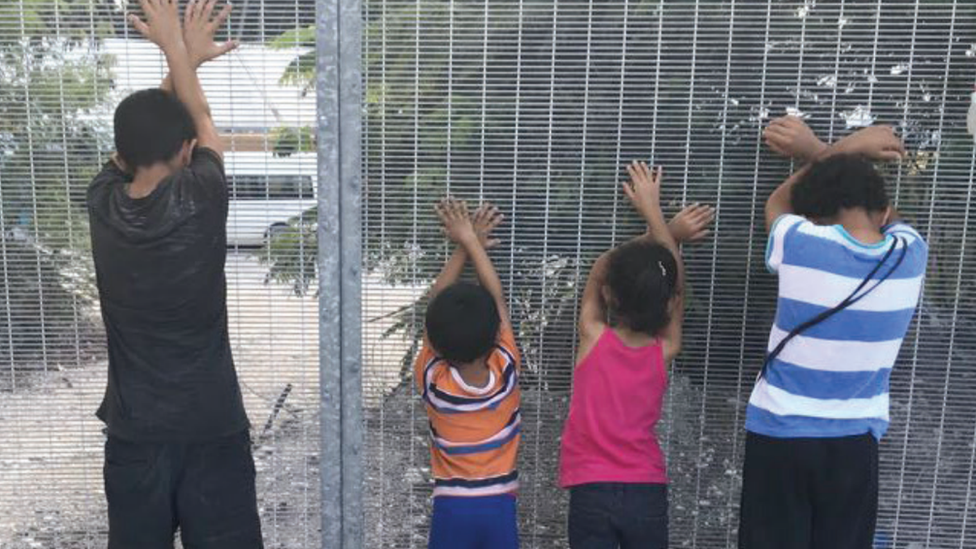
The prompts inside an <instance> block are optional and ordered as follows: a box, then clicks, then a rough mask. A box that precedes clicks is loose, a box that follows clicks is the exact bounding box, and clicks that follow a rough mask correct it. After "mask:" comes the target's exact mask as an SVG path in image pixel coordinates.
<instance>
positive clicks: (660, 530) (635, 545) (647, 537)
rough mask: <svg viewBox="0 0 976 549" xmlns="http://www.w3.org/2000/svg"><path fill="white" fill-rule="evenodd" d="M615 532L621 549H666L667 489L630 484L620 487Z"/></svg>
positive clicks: (661, 486) (656, 485)
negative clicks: (618, 533) (616, 531)
mask: <svg viewBox="0 0 976 549" xmlns="http://www.w3.org/2000/svg"><path fill="white" fill-rule="evenodd" d="M622 494H623V497H622V498H621V507H620V511H619V512H618V513H617V519H616V523H617V530H618V531H619V532H620V548H621V549H668V487H667V486H666V485H664V484H632V485H626V486H623V487H622Z"/></svg>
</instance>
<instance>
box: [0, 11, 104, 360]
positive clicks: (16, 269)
mask: <svg viewBox="0 0 976 549" xmlns="http://www.w3.org/2000/svg"><path fill="white" fill-rule="evenodd" d="M92 6H93V4H92V3H89V2H72V1H68V0H23V1H22V2H4V3H2V4H0V25H3V27H2V28H3V31H4V32H3V33H2V35H0V230H2V246H0V251H2V252H3V255H4V257H3V259H4V266H3V272H0V278H2V279H3V282H4V285H5V286H6V287H7V289H8V290H9V291H8V292H5V293H4V294H2V295H0V333H2V334H3V336H0V337H2V338H3V339H4V340H5V339H8V337H4V336H11V335H12V341H11V342H6V341H4V344H0V348H3V349H5V350H7V349H9V350H10V352H12V353H14V354H16V355H21V354H30V353H33V352H37V351H39V350H41V349H44V350H45V352H47V351H51V352H54V351H53V350H54V349H57V348H59V342H62V343H64V344H65V346H68V345H67V343H68V340H71V343H72V345H71V346H72V347H74V348H77V343H78V341H77V337H75V336H76V335H77V334H78V331H79V329H80V330H84V328H79V327H78V321H79V318H78V315H79V311H78V308H77V306H78V304H79V303H80V302H83V301H85V300H87V299H89V298H90V297H91V295H92V292H91V290H92V284H91V282H92V275H91V271H90V268H89V267H88V264H89V261H88V254H87V249H88V247H89V239H88V231H87V214H86V212H85V209H84V192H85V188H86V187H87V184H88V182H89V181H90V179H91V177H92V176H93V175H94V173H95V172H96V170H98V168H99V166H100V162H101V161H102V160H104V158H103V157H102V156H101V155H100V152H99V151H100V150H103V149H104V148H105V145H106V138H107V136H108V133H107V129H108V128H106V127H105V125H104V122H103V120H104V109H103V107H104V101H105V100H106V98H107V97H108V94H109V91H110V71H109V66H108V64H109V60H108V59H106V58H105V57H104V56H102V55H101V54H100V53H99V52H98V49H97V39H98V36H99V35H100V33H101V32H102V30H103V26H102V23H101V22H100V20H97V19H96V18H95V14H94V13H93V12H92V11H90V8H92ZM6 296H10V297H9V299H8V298H7V297H6ZM66 333H70V334H73V335H72V337H70V338H68V340H65V339H59V337H60V336H61V335H64V334H66ZM66 337H67V336H66ZM8 343H9V344H8ZM3 358H4V357H2V356H0V360H3Z"/></svg>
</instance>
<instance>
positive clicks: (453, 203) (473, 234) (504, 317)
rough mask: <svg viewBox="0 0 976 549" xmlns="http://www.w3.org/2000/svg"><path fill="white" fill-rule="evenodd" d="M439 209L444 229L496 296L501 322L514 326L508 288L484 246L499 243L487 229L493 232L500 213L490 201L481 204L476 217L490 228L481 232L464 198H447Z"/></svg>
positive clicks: (504, 324)
mask: <svg viewBox="0 0 976 549" xmlns="http://www.w3.org/2000/svg"><path fill="white" fill-rule="evenodd" d="M437 213H438V215H440V218H441V221H442V222H443V223H444V232H445V233H446V234H447V236H448V238H450V239H451V241H453V242H455V243H457V245H458V246H459V247H460V248H461V249H463V250H464V253H465V254H466V255H467V258H468V259H469V260H470V261H471V263H472V264H473V265H474V270H475V273H476V274H477V275H478V282H480V283H481V287H483V288H484V289H485V290H487V291H488V293H489V294H491V296H492V298H494V300H495V306H496V307H497V308H498V316H499V317H500V318H501V321H502V326H503V327H504V328H511V325H512V323H511V320H510V318H509V314H508V303H507V302H506V301H505V292H504V290H503V289H502V281H501V279H500V278H499V277H498V273H497V272H496V271H495V266H494V265H493V264H492V262H491V258H490V257H488V252H487V251H486V249H485V246H489V247H490V246H493V245H494V244H495V243H496V241H494V240H491V239H490V238H489V237H488V233H490V230H491V228H494V227H495V226H497V225H498V223H500V222H501V219H502V217H501V214H499V213H498V210H496V209H495V208H494V207H491V206H490V205H488V206H485V207H483V208H480V209H479V210H478V212H476V213H475V219H478V220H479V221H478V223H479V225H481V226H485V225H486V226H488V227H489V228H488V230H487V231H484V232H482V233H481V234H479V230H478V229H476V228H475V225H476V224H475V221H473V220H472V216H471V215H469V214H468V206H467V204H465V203H464V202H462V201H459V200H445V201H444V202H442V203H441V204H440V206H439V207H438V209H437ZM459 274H460V273H459Z"/></svg>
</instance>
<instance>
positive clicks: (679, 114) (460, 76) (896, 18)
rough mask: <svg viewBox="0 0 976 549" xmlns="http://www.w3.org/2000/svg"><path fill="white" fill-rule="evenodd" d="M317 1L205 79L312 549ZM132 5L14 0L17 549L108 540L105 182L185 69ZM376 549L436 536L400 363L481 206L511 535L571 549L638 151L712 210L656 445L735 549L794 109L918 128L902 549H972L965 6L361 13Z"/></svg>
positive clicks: (272, 491) (860, 1)
mask: <svg viewBox="0 0 976 549" xmlns="http://www.w3.org/2000/svg"><path fill="white" fill-rule="evenodd" d="M314 7H315V6H314V2H310V1H308V0H245V1H242V2H238V3H237V5H236V9H235V14H234V16H232V18H231V21H230V25H229V33H230V34H231V35H232V36H234V37H238V38H240V39H242V40H243V41H244V46H243V47H242V49H241V50H240V51H239V52H238V53H236V54H234V55H232V56H230V57H228V58H226V59H225V60H222V61H219V62H216V63H214V64H212V65H210V66H208V67H206V68H205V69H204V70H203V72H202V77H203V81H204V86H205V88H206V89H207V91H208V92H209V94H210V98H211V103H212V106H213V109H214V113H215V118H216V121H217V124H218V126H219V127H220V128H221V130H222V131H223V132H224V133H226V134H227V135H228V141H229V147H228V150H230V151H231V152H230V153H229V154H228V157H227V168H228V175H229V181H230V183H231V194H232V203H231V214H230V219H229V222H228V235H229V240H230V243H231V245H230V247H229V249H228V263H227V280H228V297H229V307H230V318H231V337H232V340H233V348H234V354H235V359H236V362H237V368H238V372H239V374H240V378H241V383H242V388H243V390H244V394H245V402H246V406H247V410H248V413H249V416H250V418H251V421H252V424H253V429H254V437H255V444H256V448H255V456H256V461H257V466H258V488H259V499H260V502H259V504H260V508H261V512H262V519H263V521H264V529H265V537H266V540H267V545H268V546H269V547H317V546H320V545H321V544H320V540H319V520H320V519H319V513H320V510H319V493H318V482H319V481H318V467H319V463H318V456H319V439H318V432H319V431H318V428H319V426H318V418H317V411H318V406H319V387H318V368H319V356H318V326H319V321H320V319H319V316H318V311H319V309H318V307H317V302H316V300H315V296H314V295H313V294H314V291H313V288H314V287H315V286H314V279H315V276H316V274H317V268H316V265H317V261H318V260H319V258H318V257H317V252H316V249H317V248H316V246H317V244H316V239H315V230H316V222H317V211H316V209H315V204H316V187H317V183H318V182H317V181H316V173H317V169H316V168H317V159H316V157H315V155H314V154H313V152H312V151H314V148H315V135H314V131H313V130H312V129H311V128H312V127H313V126H314V125H315V118H314V117H315V101H314V94H313V93H311V90H312V86H313V82H314V71H315V63H314V60H315V52H314V46H315V38H316V29H315V27H314V23H315V19H314ZM131 9H135V3H132V4H127V2H126V1H125V0H75V1H68V0H7V1H5V2H3V3H2V4H0V228H2V232H0V439H2V440H3V441H4V443H3V444H2V445H0V547H4V548H7V547H10V548H16V549H20V548H27V547H52V548H71V549H74V548H78V547H97V546H103V545H104V535H105V517H104V497H103V495H102V493H101V459H102V453H101V452H102V450H101V447H102V443H103V440H104V439H103V435H102V433H101V424H100V423H98V421H97V420H96V419H95V418H94V415H93V413H94V410H95V409H96V407H97V405H98V402H99V400H100V399H101V396H102V392H103V390H104V382H105V365H106V357H105V356H104V335H103V334H102V332H101V324H100V319H99V312H98V309H97V299H95V297H96V296H95V293H94V287H93V273H92V272H91V271H92V269H91V264H90V259H89V257H90V252H89V249H88V248H89V244H88V233H87V227H86V214H85V210H84V190H85V187H86V185H87V183H88V180H89V178H90V177H91V176H92V175H93V174H94V173H95V171H96V170H97V169H98V167H99V166H100V165H101V164H102V163H103V162H104V161H105V160H106V159H107V155H108V154H109V152H110V151H111V148H112V143H111V135H112V134H111V113H112V109H113V107H114V104H115V102H117V100H118V99H119V98H121V97H122V96H124V95H125V94H126V93H128V92H131V91H133V90H136V89H140V88H144V87H150V86H154V85H156V84H157V83H158V81H159V80H160V79H161V78H162V76H163V74H164V63H163V61H162V59H161V58H160V57H159V55H158V54H157V53H156V52H154V51H153V49H152V48H151V47H149V46H148V45H147V44H145V43H144V42H142V41H140V40H136V39H135V37H133V36H132V33H131V31H129V30H128V29H127V28H126V25H125V24H124V14H125V12H126V11H127V10H131ZM362 16H363V22H364V27H363V58H362V63H363V84H364V93H363V116H364V118H363V122H364V123H363V135H362V152H363V170H362V177H363V191H362V192H363V196H362V198H363V209H362V213H363V227H362V229H363V236H364V250H363V256H364V261H365V271H364V275H363V287H362V297H363V323H362V332H363V343H364V344H363V364H362V366H363V399H364V406H365V416H366V417H365V423H364V427H363V428H364V439H365V443H366V447H365V451H364V452H363V460H364V463H363V465H364V474H365V483H364V486H363V488H364V491H365V492H364V496H365V515H366V520H365V522H364V524H365V528H366V531H365V546H367V547H383V548H387V547H389V548H401V547H404V548H405V547H423V546H424V545H425V540H426V531H427V526H428V516H429V496H430V491H431V487H430V484H429V469H428V453H427V425H426V417H425V414H424V411H423V409H422V408H421V406H420V403H419V399H418V398H417V396H416V395H415V394H414V391H413V388H412V385H411V380H410V368H409V364H410V361H411V359H412V355H413V353H414V352H415V351H416V348H417V344H418V338H419V335H420V327H421V324H422V323H421V320H422V318H423V301H422V295H423V293H424V290H425V288H426V286H427V284H429V282H430V280H431V279H432V277H433V276H434V274H435V273H436V270H437V268H438V267H439V264H440V262H441V261H442V260H443V259H444V257H445V254H446V253H447V248H446V246H445V244H444V243H443V242H442V240H441V237H440V233H439V230H438V228H437V226H436V223H435V219H434V217H433V215H432V209H431V205H432V204H433V202H434V201H435V200H436V199H438V198H440V197H441V196H443V195H444V194H447V193H450V194H454V195H457V196H460V197H464V198H468V199H469V200H472V201H478V200H491V201H493V202H494V203H496V204H497V205H498V206H500V207H501V208H502V209H503V210H504V212H505V213H506V215H507V222H506V225H505V226H504V228H503V239H504V244H503V246H502V247H501V248H499V249H498V250H497V251H495V252H493V257H494V259H495V261H496V262H497V264H498V265H499V267H500V272H501V273H502V275H503V279H504V281H505V283H506V286H507V288H508V293H509V299H510V300H511V302H512V303H513V309H514V311H513V312H514V315H515V319H516V325H517V327H518V336H519V342H520V344H521V347H522V350H523V352H524V354H525V357H526V372H525V377H524V406H523V417H524V419H523V421H524V427H523V429H524V435H523V443H522V452H521V470H522V474H523V482H522V486H523V488H522V492H521V494H520V499H521V509H520V512H521V523H522V526H521V529H522V536H523V542H524V544H525V546H527V547H545V548H549V547H564V546H565V545H566V543H565V536H564V530H565V510H566V498H565V496H564V494H563V493H561V492H560V491H559V490H558V489H557V488H556V487H555V468H556V463H557V459H558V438H559V433H560V429H561V424H562V420H563V419H564V418H565V416H566V412H567V406H568V400H569V391H570V389H571V387H570V373H571V366H572V363H573V352H574V345H575V337H576V334H575V333H574V330H575V315H576V307H577V305H576V303H577V301H578V294H579V291H580V290H581V283H580V282H581V280H582V278H583V277H584V276H585V274H586V272H587V269H588V266H589V263H590V261H592V259H593V258H594V257H595V255H596V254H597V253H599V252H601V251H603V250H604V249H606V248H607V247H608V246H610V245H611V244H612V243H615V242H620V241H621V240H622V239H624V238H626V237H627V236H628V235H631V234H634V233H635V231H637V230H638V223H637V220H636V219H635V218H634V217H633V216H631V215H630V213H629V212H628V210H627V208H626V207H625V205H624V203H623V202H622V201H621V196H620V195H619V193H618V185H617V182H618V181H619V180H620V179H621V177H622V175H621V172H620V166H621V165H622V164H623V163H624V162H625V161H628V160H630V159H633V158H644V159H649V160H652V161H654V162H656V163H660V164H663V165H664V166H665V173H666V180H665V181H666V183H665V190H664V192H665V198H666V201H667V205H668V209H669V211H670V213H673V212H674V211H676V210H677V208H678V207H679V206H680V205H681V204H685V203H688V202H694V201H701V202H708V203H712V204H715V205H716V206H718V208H719V218H718V221H717V224H716V227H715V232H714V236H713V238H712V239H711V240H709V241H708V242H706V243H705V244H703V245H700V246H697V247H693V248H688V249H687V250H686V251H685V254H686V260H687V262H688V273H689V282H690V288H691V295H690V298H689V314H688V318H687V320H686V338H687V341H686V344H685V352H684V354H683V356H682V357H681V358H680V359H679V360H678V361H677V363H676V364H675V365H674V369H673V370H672V379H671V382H672V383H671V388H670V391H669V398H668V404H667V408H666V416H667V417H666V421H665V423H664V425H663V426H662V429H661V436H662V439H663V440H664V441H665V449H666V453H667V455H668V456H669V467H670V474H671V478H672V483H673V486H672V492H671V493H672V507H671V509H672V514H671V522H672V532H673V533H672V545H674V546H677V547H708V548H711V547H732V546H734V540H735V528H736V514H737V503H738V488H739V484H740V473H739V466H740V463H741V454H742V440H741V435H742V427H741V426H742V423H743V421H744V406H745V400H746V398H747V396H748V391H749V388H750V384H751V381H752V380H753V378H754V376H755V373H756V372H757V371H758V367H759V361H760V360H761V357H762V354H763V350H764V348H765V344H766V337H767V334H768V327H769V325H770V323H771V321H772V316H773V303H774V299H775V298H774V296H775V292H774V290H775V286H774V285H773V284H774V280H773V278H772V277H771V276H769V275H767V274H766V273H765V271H764V269H763V253H764V246H765V233H764V230H763V227H762V220H761V211H762V203H763V201H764V199H765V196H766V195H767V193H768V192H769V191H770V190H771V189H772V188H773V186H774V185H775V184H776V183H778V182H779V181H781V180H782V178H783V177H784V176H785V175H786V174H787V173H788V171H789V168H790V167H789V166H788V165H786V164H785V163H783V162H782V161H780V160H777V159H775V158H774V157H773V156H772V155H771V154H770V153H769V152H768V151H767V150H765V148H764V147H763V146H762V145H761V144H760V140H759V137H760V131H761V127H762V125H763V124H764V123H765V122H766V121H768V120H769V119H770V117H773V116H777V115H780V114H783V113H786V112H791V113H794V114H797V115H801V116H804V117H806V118H807V120H808V122H810V124H811V125H812V126H813V127H814V129H815V130H816V131H817V132H818V134H819V135H820V136H821V137H823V138H825V139H829V138H836V137H837V136H840V135H844V134H845V133H846V132H848V131H850V130H851V129H853V128H856V127H860V126H863V125H867V124H870V123H873V122H884V123H891V124H894V125H896V126H898V127H899V129H900V131H901V132H902V134H903V135H904V137H905V138H906V141H907V143H908V147H909V149H911V150H912V152H913V154H912V156H911V158H910V160H909V161H907V162H905V163H903V164H901V165H900V166H898V167H897V168H894V169H892V170H891V171H890V173H889V176H890V180H891V185H892V194H893V195H894V196H895V197H896V201H897V203H898V206H899V209H900V210H902V212H903V213H904V214H905V215H906V216H907V217H909V218H910V219H911V220H912V221H913V222H914V223H915V224H916V226H917V227H918V228H919V229H920V230H921V231H922V232H923V234H925V235H926V236H927V237H928V238H929V240H930V242H931V246H932V261H931V264H930V270H929V277H928V281H927V283H926V290H925V295H924V297H923V301H922V306H921V307H920V311H919V314H918V316H917V319H916V322H915V324H914V327H913V329H912V332H911V334H910V335H909V337H908V339H907V340H906V344H905V347H904V348H903V351H902V355H901V358H900V360H899V364H898V367H897V368H896V371H895V374H894V377H893V387H892V401H893V404H892V415H893V417H892V430H891V432H890V433H889V434H888V436H887V437H886V439H885V441H884V443H883V445H882V462H881V467H882V469H881V479H882V484H881V486H882V494H881V496H882V501H881V514H880V517H879V534H878V540H877V544H876V546H877V547H879V548H882V547H884V548H896V547H897V548H903V547H904V548H909V547H911V548H922V547H925V548H927V547H933V548H934V547H957V548H965V547H969V546H971V545H973V543H974V542H973V537H974V535H976V532H974V531H973V526H972V519H974V518H976V517H974V514H973V513H974V511H973V510H972V508H971V505H970V503H969V501H970V499H971V492H972V481H973V477H974V467H976V446H974V444H973V440H974V439H976V430H974V427H973V425H974V423H976V421H974V420H976V409H974V407H973V406H972V403H971V400H972V397H973V395H974V394H976V381H974V379H976V376H974V373H976V339H974V333H976V331H974V330H973V328H974V324H976V318H974V316H973V309H974V307H973V305H976V293H974V290H973V288H972V286H971V284H969V281H971V280H972V277H973V274H974V268H976V264H974V261H976V260H974V255H973V253H972V249H973V242H972V239H973V234H972V231H971V230H970V229H971V228H972V218H971V209H972V189H971V186H972V185H971V183H972V179H973V173H974V169H976V156H974V149H973V144H972V141H971V138H970V137H969V136H968V135H966V134H965V124H964V119H965V110H966V108H967V106H968V98H969V93H970V91H971V90H972V86H973V83H974V80H976V7H974V5H973V4H972V3H971V2H967V1H965V0H954V1H949V0H941V1H928V0H924V1H923V0H892V1H885V2H881V1H880V0H848V1H836V0H834V1H829V2H827V1H823V0H821V1H819V2H814V1H812V0H804V1H791V2H781V1H779V0H776V1H773V0H765V1H750V2H745V1H741V0H739V1H736V0H731V1H729V0H724V1H718V0H681V1H675V2H663V1H636V0H634V1H631V0H620V1H617V2H606V1H596V0H565V1H561V2H555V1H552V0H502V1H493V2H487V1H481V2H474V1H458V0H454V1H451V0H439V1H431V0H413V1H392V0H364V1H363V2H362Z"/></svg>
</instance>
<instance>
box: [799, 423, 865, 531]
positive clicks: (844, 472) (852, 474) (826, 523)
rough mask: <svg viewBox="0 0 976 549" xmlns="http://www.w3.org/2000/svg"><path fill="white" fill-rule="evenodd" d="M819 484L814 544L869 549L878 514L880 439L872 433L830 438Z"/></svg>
mask: <svg viewBox="0 0 976 549" xmlns="http://www.w3.org/2000/svg"><path fill="white" fill-rule="evenodd" d="M824 444H826V445H827V460H826V462H825V463H824V464H823V467H822V468H821V470H820V476H819V477H818V478H817V482H816V484H815V486H816V490H815V499H814V506H815V507H814V509H815V510H814V513H813V516H814V519H813V547H830V548H831V549H867V548H870V547H871V546H872V544H873V543H874V530H875V525H876V523H877V517H878V441H877V440H876V439H875V438H874V437H873V436H871V435H863V436H859V437H845V438H835V439H827V440H825V441H824Z"/></svg>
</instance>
